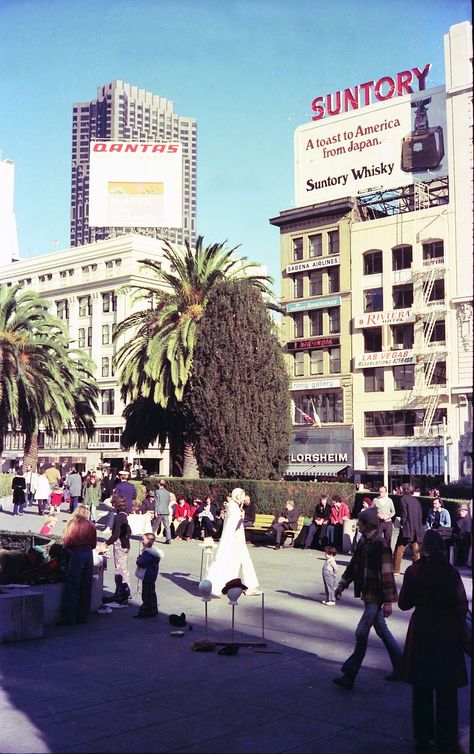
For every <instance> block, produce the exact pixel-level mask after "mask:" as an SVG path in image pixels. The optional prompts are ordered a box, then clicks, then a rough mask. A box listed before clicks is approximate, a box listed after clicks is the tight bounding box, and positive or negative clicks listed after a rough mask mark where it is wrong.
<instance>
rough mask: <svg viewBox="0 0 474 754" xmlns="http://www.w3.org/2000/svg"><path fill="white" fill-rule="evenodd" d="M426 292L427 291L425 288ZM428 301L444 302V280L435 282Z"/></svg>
mask: <svg viewBox="0 0 474 754" xmlns="http://www.w3.org/2000/svg"><path fill="white" fill-rule="evenodd" d="M424 290H425V292H426V289H425V288H424ZM428 301H444V280H443V279H442V278H441V279H440V280H435V281H434V283H433V287H432V289H431V293H430V296H429V299H428Z"/></svg>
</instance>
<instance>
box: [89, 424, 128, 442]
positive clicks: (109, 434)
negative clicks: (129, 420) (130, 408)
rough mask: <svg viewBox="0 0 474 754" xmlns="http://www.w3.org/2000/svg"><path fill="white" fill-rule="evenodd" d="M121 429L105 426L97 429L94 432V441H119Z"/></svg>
mask: <svg viewBox="0 0 474 754" xmlns="http://www.w3.org/2000/svg"><path fill="white" fill-rule="evenodd" d="M121 434H122V430H121V428H120V427H106V428H104V429H97V430H96V433H95V437H96V442H100V443H104V444H105V443H117V442H120V437H121Z"/></svg>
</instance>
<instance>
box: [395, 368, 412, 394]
mask: <svg viewBox="0 0 474 754" xmlns="http://www.w3.org/2000/svg"><path fill="white" fill-rule="evenodd" d="M392 369H393V384H394V389H395V390H411V389H412V387H413V386H414V384H415V365H414V364H400V365H397V366H394V367H392Z"/></svg>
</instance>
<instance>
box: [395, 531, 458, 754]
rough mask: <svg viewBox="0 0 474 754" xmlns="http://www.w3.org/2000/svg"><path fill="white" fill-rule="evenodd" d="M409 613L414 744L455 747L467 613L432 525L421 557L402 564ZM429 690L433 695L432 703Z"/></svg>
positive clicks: (443, 751)
mask: <svg viewBox="0 0 474 754" xmlns="http://www.w3.org/2000/svg"><path fill="white" fill-rule="evenodd" d="M398 605H399V607H400V609H401V610H410V609H411V608H412V607H414V608H415V611H414V613H413V615H412V616H411V619H410V624H409V626H408V632H407V637H406V642H405V650H404V655H403V665H402V677H403V680H405V681H407V682H408V683H410V684H411V685H412V687H413V733H414V738H415V742H416V747H417V748H416V750H417V752H419V753H420V754H422V753H423V752H428V751H430V748H429V742H430V741H431V740H433V739H435V741H436V746H437V750H438V752H439V754H456V752H460V751H461V750H460V748H459V734H458V707H457V689H458V688H459V687H461V686H466V685H467V683H468V679H467V673H466V663H465V659H464V650H463V645H462V636H463V628H464V621H465V617H466V613H467V607H468V605H467V598H466V592H465V589H464V586H463V583H462V581H461V577H460V576H459V573H458V571H457V570H456V569H455V568H454V567H453V566H451V565H450V564H449V563H448V561H447V558H446V553H445V549H444V543H443V540H442V538H441V536H440V534H439V533H438V532H437V531H436V530H429V531H427V532H426V533H425V536H424V539H423V544H422V546H421V557H420V560H418V561H417V562H416V563H414V564H413V565H412V566H410V567H409V568H407V570H406V572H405V577H404V579H403V585H402V588H401V591H400V595H399V598H398ZM434 695H436V700H435V705H434V708H433V701H434V698H433V697H434Z"/></svg>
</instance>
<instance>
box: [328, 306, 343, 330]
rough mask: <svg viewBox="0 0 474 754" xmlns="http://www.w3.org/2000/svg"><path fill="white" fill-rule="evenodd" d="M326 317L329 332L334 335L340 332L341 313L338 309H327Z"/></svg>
mask: <svg viewBox="0 0 474 754" xmlns="http://www.w3.org/2000/svg"><path fill="white" fill-rule="evenodd" d="M328 316H329V332H330V333H331V334H332V333H336V332H341V312H340V307H339V306H335V307H334V308H331V309H328Z"/></svg>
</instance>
